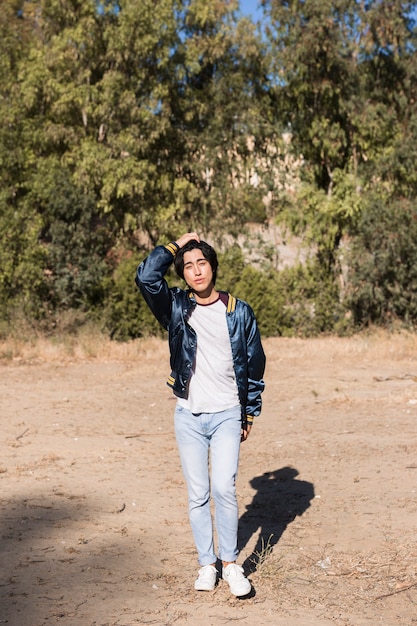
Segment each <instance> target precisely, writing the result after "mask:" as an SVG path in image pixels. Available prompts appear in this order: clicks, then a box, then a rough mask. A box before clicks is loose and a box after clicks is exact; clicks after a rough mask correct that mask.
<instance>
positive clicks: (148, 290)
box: [136, 243, 178, 329]
mask: <svg viewBox="0 0 417 626" xmlns="http://www.w3.org/2000/svg"><path fill="white" fill-rule="evenodd" d="M177 251H178V246H177V244H176V243H170V244H168V245H167V246H157V247H156V248H155V249H154V250H153V251H152V252H151V253H150V254H149V256H148V257H146V259H145V260H144V261H142V263H141V264H140V265H139V267H138V270H137V272H136V284H137V286H138V287H139V289H140V291H141V293H142V295H143V297H144V299H145V301H146V303H147V305H148V306H149V308H150V309H151V311H152V313H153V314H154V316H155V317H156V319H157V320H158V322H159V323H160V324H161V325H162V326H163V327H164V328H165V329H168V325H169V321H170V319H171V306H172V297H171V291H170V289H169V287H168V284H167V282H166V280H165V278H164V277H165V274H166V273H167V271H168V269H169V267H170V266H171V264H172V262H173V260H174V257H175V255H176V253H177Z"/></svg>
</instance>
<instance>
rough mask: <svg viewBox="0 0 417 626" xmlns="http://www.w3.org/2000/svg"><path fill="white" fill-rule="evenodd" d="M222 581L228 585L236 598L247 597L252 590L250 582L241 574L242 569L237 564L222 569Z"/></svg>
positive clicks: (230, 564)
mask: <svg viewBox="0 0 417 626" xmlns="http://www.w3.org/2000/svg"><path fill="white" fill-rule="evenodd" d="M223 580H225V581H226V582H227V583H229V587H230V591H231V592H232V593H233V595H234V596H237V597H238V598H239V597H240V596H247V595H248V593H249V592H250V590H251V589H252V587H251V584H250V582H249V581H248V579H247V578H246V577H245V575H244V574H243V567H240V565H238V564H237V563H229V565H228V566H227V567H225V568H223Z"/></svg>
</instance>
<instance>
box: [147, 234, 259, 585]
mask: <svg viewBox="0 0 417 626" xmlns="http://www.w3.org/2000/svg"><path fill="white" fill-rule="evenodd" d="M172 263H174V267H175V270H176V272H177V274H178V275H179V276H180V277H181V278H183V279H184V280H185V282H186V284H187V289H180V288H178V287H172V288H169V287H168V285H167V282H166V280H165V278H164V277H165V274H166V273H167V271H168V269H169V268H170V266H171V265H172ZM217 266H218V262H217V255H216V252H215V250H214V249H213V248H212V247H211V246H210V245H208V244H207V243H206V242H204V241H201V240H200V237H199V236H198V235H197V233H185V234H184V235H182V236H181V237H179V239H177V240H176V241H175V242H171V243H169V244H168V245H166V246H157V247H156V248H155V249H154V250H153V251H152V252H151V253H150V255H149V256H148V257H147V258H146V259H145V260H144V261H143V262H142V263H141V264H140V265H139V267H138V271H137V275H136V283H137V285H138V287H139V289H140V291H141V293H142V295H143V297H144V298H145V300H146V302H147V304H148V306H149V307H150V309H151V311H152V313H153V314H154V315H155V317H156V318H157V320H158V321H159V322H160V323H161V324H162V326H163V327H164V328H165V329H166V330H168V333H169V335H168V340H169V348H170V364H171V370H172V371H171V374H170V376H169V378H168V381H167V382H168V385H169V386H170V387H171V388H172V390H173V393H174V394H175V396H176V397H177V403H176V408H175V415H174V421H175V434H176V439H177V444H178V449H179V454H180V459H181V464H182V469H183V473H184V477H185V480H186V483H187V489H188V504H189V517H190V523H191V528H192V532H193V536H194V542H195V545H196V548H197V552H198V560H199V564H200V566H201V567H200V569H199V572H198V578H197V580H196V581H195V584H194V588H195V589H196V590H198V591H211V590H213V589H214V587H215V585H216V582H217V573H218V572H217V569H216V563H217V558H218V559H219V560H220V561H221V563H222V578H223V579H224V580H225V581H227V582H228V584H229V586H230V590H231V593H232V594H234V595H235V596H238V597H241V596H245V595H247V594H248V593H249V592H250V591H251V584H250V582H249V581H248V579H247V578H246V577H245V576H244V572H243V568H242V567H241V566H240V565H238V564H237V563H236V559H237V557H238V547H237V533H238V506H237V498H236V487H235V483H236V476H237V470H238V462H239V450H240V444H241V442H242V441H245V440H246V439H247V437H248V435H249V433H250V431H251V428H252V424H253V420H254V417H256V416H257V415H259V414H260V412H261V393H262V391H263V389H264V382H263V374H264V369H265V355H264V351H263V348H262V344H261V339H260V335H259V330H258V327H257V324H256V319H255V316H254V313H253V311H252V309H251V307H250V306H249V305H248V304H247V303H246V302H243V301H242V300H239V299H236V298H234V297H233V296H232V295H230V294H228V293H226V292H223V291H218V290H217V289H216V288H215V283H216V274H217ZM209 459H210V460H209ZM210 493H211V496H212V497H213V500H214V504H215V522H216V531H217V539H218V553H217V554H216V552H215V549H214V540H213V525H212V517H211V511H210Z"/></svg>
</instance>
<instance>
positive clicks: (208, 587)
mask: <svg viewBox="0 0 417 626" xmlns="http://www.w3.org/2000/svg"><path fill="white" fill-rule="evenodd" d="M216 580H217V570H216V568H215V567H214V565H204V567H202V568H201V569H200V570H198V578H197V580H196V581H195V583H194V589H195V590H196V591H213V589H214V587H215V586H216Z"/></svg>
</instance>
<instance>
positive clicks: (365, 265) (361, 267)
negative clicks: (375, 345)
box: [346, 200, 417, 326]
mask: <svg viewBox="0 0 417 626" xmlns="http://www.w3.org/2000/svg"><path fill="white" fill-rule="evenodd" d="M348 266H349V283H348V285H349V287H348V290H347V293H346V301H347V305H348V306H349V308H350V309H351V310H352V313H353V316H354V323H355V324H356V325H359V326H367V325H369V324H377V325H387V324H392V323H394V322H396V321H398V320H401V321H403V322H404V323H405V324H411V325H415V324H416V323H417V204H416V202H415V201H414V202H409V201H406V200H402V201H391V202H389V201H388V202H385V203H381V202H380V201H379V200H374V202H373V203H371V204H370V205H369V207H367V209H366V211H365V212H364V214H363V217H362V220H361V222H360V224H359V225H358V231H357V234H356V237H355V238H354V239H353V240H352V243H351V249H350V253H349V261H348Z"/></svg>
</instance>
